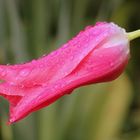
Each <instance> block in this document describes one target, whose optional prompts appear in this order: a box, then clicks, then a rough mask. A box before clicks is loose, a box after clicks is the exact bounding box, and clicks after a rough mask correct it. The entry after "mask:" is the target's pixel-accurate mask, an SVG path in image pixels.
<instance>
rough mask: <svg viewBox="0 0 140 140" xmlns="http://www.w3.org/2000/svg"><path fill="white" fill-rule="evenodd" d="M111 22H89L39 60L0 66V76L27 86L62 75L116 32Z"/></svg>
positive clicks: (51, 80)
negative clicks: (81, 29)
mask: <svg viewBox="0 0 140 140" xmlns="http://www.w3.org/2000/svg"><path fill="white" fill-rule="evenodd" d="M114 26H116V25H113V24H112V25H110V24H108V23H98V24H97V25H95V26H89V27H88V28H86V29H85V30H84V31H82V32H80V33H79V34H78V35H77V36H76V37H75V38H73V39H72V40H71V41H69V42H68V43H67V44H65V45H63V46H62V47H61V48H60V49H58V50H56V51H54V52H52V53H51V54H49V55H47V56H45V57H43V58H41V59H39V60H33V61H32V62H29V63H27V64H20V65H15V66H0V78H1V79H3V80H6V81H8V82H11V83H13V84H18V85H19V84H20V85H24V86H27V87H31V86H33V85H41V84H42V83H43V84H44V82H45V83H52V82H54V81H56V80H58V79H61V78H63V77H65V76H67V75H68V74H69V73H71V72H72V71H73V70H74V69H75V68H76V67H77V65H78V64H79V63H80V62H81V61H82V60H83V59H84V58H85V57H86V56H87V55H88V54H89V53H90V52H91V51H93V50H94V49H95V48H97V47H100V46H101V45H102V44H104V43H105V42H107V40H108V39H109V38H110V36H113V35H116V31H117V32H118V29H116V27H115V28H114ZM119 32H120V31H119ZM85 48H86V49H85Z"/></svg>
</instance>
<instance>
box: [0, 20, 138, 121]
mask: <svg viewBox="0 0 140 140" xmlns="http://www.w3.org/2000/svg"><path fill="white" fill-rule="evenodd" d="M138 33H139V31H137V32H133V33H126V32H125V30H124V29H122V28H120V27H119V26H117V25H116V24H114V23H106V22H100V23H97V24H96V25H95V26H88V27H86V28H85V30H83V31H81V32H80V33H79V34H78V35H77V36H76V37H74V38H73V39H72V40H70V41H68V42H67V43H66V44H64V45H63V46H62V47H60V48H59V49H57V50H55V51H53V52H52V53H50V54H49V55H46V56H43V57H42V58H40V59H38V60H33V61H31V62H27V63H24V64H16V65H0V80H2V82H1V83H0V95H1V96H3V97H4V98H6V99H7V100H8V101H9V104H10V118H9V123H14V122H16V121H18V120H21V119H22V118H24V117H25V116H27V115H28V114H30V113H32V112H34V111H37V110H39V109H41V108H43V107H46V106H48V105H49V104H51V103H53V102H54V101H56V100H57V99H59V98H60V97H62V96H64V95H66V94H70V93H71V92H72V91H73V90H74V89H75V88H78V87H80V86H83V85H87V84H93V83H100V82H108V81H112V80H114V79H116V78H117V77H118V76H119V75H120V74H121V73H122V72H123V71H124V69H125V67H126V65H127V63H128V60H129V56H130V50H129V49H130V47H129V41H130V40H131V39H134V38H136V37H138V35H137V34H138Z"/></svg>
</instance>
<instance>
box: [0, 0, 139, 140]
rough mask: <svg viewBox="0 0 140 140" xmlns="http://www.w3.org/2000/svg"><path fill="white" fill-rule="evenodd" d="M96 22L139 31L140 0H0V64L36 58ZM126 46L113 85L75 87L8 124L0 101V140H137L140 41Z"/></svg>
mask: <svg viewBox="0 0 140 140" xmlns="http://www.w3.org/2000/svg"><path fill="white" fill-rule="evenodd" d="M97 21H113V22H115V23H117V24H118V25H120V26H121V27H123V28H125V29H126V30H127V31H133V30H135V29H139V28H140V0H0V64H14V63H22V62H26V61H29V60H31V59H33V58H38V57H39V56H42V55H43V54H46V53H49V52H50V51H52V50H54V49H56V48H58V47H60V46H61V44H63V43H65V42H66V41H67V40H68V39H71V37H73V36H74V35H76V34H77V33H78V32H79V31H80V30H82V29H83V28H84V27H85V26H86V25H91V24H95V23H96V22H97ZM131 46H132V47H131V58H132V59H131V60H130V62H129V65H128V67H127V69H126V71H125V73H124V74H123V75H121V76H120V77H119V78H118V79H117V80H115V81H113V82H110V83H104V84H96V85H90V86H86V87H82V88H79V89H77V90H75V91H74V92H73V94H71V95H69V96H64V97H62V98H61V99H60V100H58V101H57V102H55V103H54V104H52V105H50V106H49V107H46V108H44V109H42V110H39V111H37V112H36V113H32V114H31V115H30V116H28V117H26V118H25V119H24V120H21V121H19V122H17V123H15V124H13V125H10V126H9V125H7V124H6V121H7V117H8V102H7V101H6V100H4V99H3V98H1V99H0V140H139V139H140V39H136V40H135V41H132V42H131Z"/></svg>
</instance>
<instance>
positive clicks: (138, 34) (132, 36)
mask: <svg viewBox="0 0 140 140" xmlns="http://www.w3.org/2000/svg"><path fill="white" fill-rule="evenodd" d="M127 35H128V39H129V40H130V41H131V40H133V39H136V38H138V37H140V29H139V30H136V31H133V32H130V33H127Z"/></svg>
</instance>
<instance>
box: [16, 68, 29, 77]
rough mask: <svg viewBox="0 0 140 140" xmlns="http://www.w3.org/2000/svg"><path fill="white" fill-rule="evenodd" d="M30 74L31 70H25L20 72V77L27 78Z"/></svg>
mask: <svg viewBox="0 0 140 140" xmlns="http://www.w3.org/2000/svg"><path fill="white" fill-rule="evenodd" d="M29 73H30V70H29V69H23V70H21V71H20V73H19V75H20V76H22V77H25V76H28V75H29Z"/></svg>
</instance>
